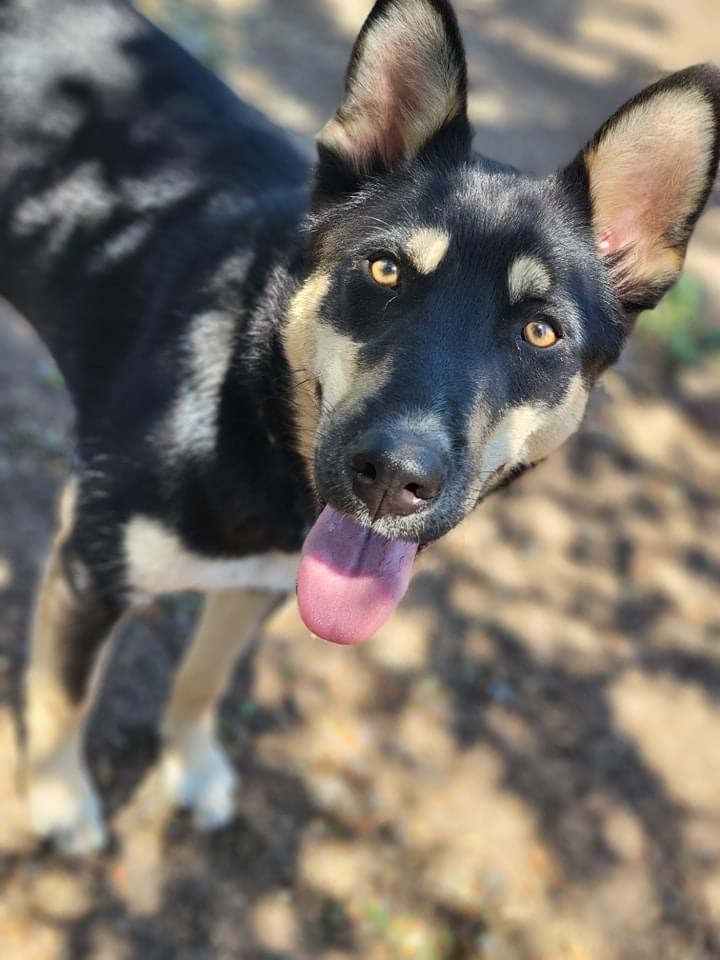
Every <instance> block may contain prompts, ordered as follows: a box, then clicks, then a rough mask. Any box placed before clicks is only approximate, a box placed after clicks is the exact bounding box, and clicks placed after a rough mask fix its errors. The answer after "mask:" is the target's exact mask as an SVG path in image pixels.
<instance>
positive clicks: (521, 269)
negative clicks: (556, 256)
mask: <svg viewBox="0 0 720 960" xmlns="http://www.w3.org/2000/svg"><path fill="white" fill-rule="evenodd" d="M551 285H552V277H551V276H550V271H549V270H548V268H547V267H546V266H545V264H544V263H543V262H542V261H541V260H538V258H537V257H532V256H530V255H529V254H523V255H521V256H519V257H516V258H515V259H514V260H513V262H512V263H511V264H510V269H509V271H508V291H509V294H510V303H519V302H520V301H521V300H524V299H525V298H526V297H542V296H544V295H545V294H546V293H548V291H549V290H550V286H551Z"/></svg>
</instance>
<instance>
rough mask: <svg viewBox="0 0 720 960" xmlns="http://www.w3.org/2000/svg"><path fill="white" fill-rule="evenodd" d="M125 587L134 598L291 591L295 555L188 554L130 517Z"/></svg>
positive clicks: (156, 526) (151, 525) (149, 524)
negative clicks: (182, 593)
mask: <svg viewBox="0 0 720 960" xmlns="http://www.w3.org/2000/svg"><path fill="white" fill-rule="evenodd" d="M124 546H125V567H126V577H127V582H128V587H129V588H130V591H131V593H132V594H133V595H134V596H135V597H136V598H138V599H139V598H142V597H145V596H152V595H154V594H161V593H177V592H180V591H183V590H199V591H203V592H204V591H210V590H243V589H245V590H270V591H276V592H279V593H287V592H290V591H292V590H294V589H295V578H296V574H297V566H298V559H299V557H298V554H297V553H283V552H281V551H279V550H270V551H268V552H267V553H262V554H257V555H253V556H248V557H240V558H237V559H235V558H214V557H207V556H203V555H201V554H198V553H195V552H193V551H190V550H188V549H187V548H186V547H185V546H184V545H183V544H182V543H181V542H180V540H179V538H178V537H177V536H176V535H175V534H174V533H172V532H171V531H169V530H168V529H167V528H166V527H164V526H163V525H162V524H160V523H158V522H157V521H155V520H152V519H150V518H147V517H135V518H133V519H132V520H131V521H130V523H129V524H128V526H127V528H126V530H125V538H124Z"/></svg>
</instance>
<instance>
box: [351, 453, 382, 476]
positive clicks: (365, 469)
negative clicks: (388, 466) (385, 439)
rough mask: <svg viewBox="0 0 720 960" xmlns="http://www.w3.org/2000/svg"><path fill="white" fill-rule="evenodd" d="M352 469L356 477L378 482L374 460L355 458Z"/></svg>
mask: <svg viewBox="0 0 720 960" xmlns="http://www.w3.org/2000/svg"><path fill="white" fill-rule="evenodd" d="M352 468H353V471H354V473H355V475H356V476H358V477H363V478H364V479H365V480H377V468H376V466H375V464H374V463H373V462H372V460H368V459H366V458H365V457H353V459H352Z"/></svg>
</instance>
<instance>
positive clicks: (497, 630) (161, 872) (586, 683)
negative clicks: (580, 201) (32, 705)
mask: <svg viewBox="0 0 720 960" xmlns="http://www.w3.org/2000/svg"><path fill="white" fill-rule="evenodd" d="M141 6H142V8H143V9H144V10H145V12H147V13H148V14H149V15H150V16H151V17H153V18H154V19H156V20H157V21H159V22H161V23H162V24H163V25H164V26H165V27H166V28H167V29H168V30H169V31H170V32H171V33H173V34H174V35H175V36H176V37H177V38H178V39H179V40H180V42H181V43H183V44H184V45H185V46H187V47H188V48H190V50H191V51H192V52H193V53H195V54H196V55H197V56H199V57H200V58H202V59H203V60H204V61H205V62H207V63H209V64H210V65H211V66H212V67H213V68H215V69H216V70H218V71H219V72H220V73H221V74H222V75H223V76H224V77H225V78H226V79H227V81H228V82H229V83H230V84H231V85H232V86H233V87H234V88H235V89H236V90H237V91H238V92H239V93H240V94H241V95H242V96H243V97H244V98H246V99H247V100H249V101H251V102H252V103H254V104H256V105H257V106H258V107H260V108H261V109H262V110H264V111H265V112H266V113H268V114H269V115H270V116H271V117H272V118H273V119H274V120H276V121H278V122H280V123H281V124H283V125H284V126H286V127H287V128H289V129H290V130H291V131H292V132H293V135H294V136H295V137H296V138H297V139H298V141H299V142H300V143H302V144H303V145H304V146H305V147H306V148H307V149H308V150H311V149H312V136H313V134H314V133H315V132H316V131H317V130H318V129H319V128H320V127H321V126H322V124H323V123H324V121H325V120H326V119H327V118H328V117H329V116H330V115H331V113H332V112H333V110H334V108H335V105H336V103H337V100H338V97H339V94H340V90H341V87H342V75H343V71H344V67H345V63H346V61H347V57H348V55H349V51H350V47H351V44H352V41H353V38H354V36H355V34H356V32H357V30H358V28H359V27H360V24H361V22H362V20H363V19H364V17H365V15H366V14H367V12H368V10H369V7H370V3H369V2H368V0H303V2H301V0H214V2H213V0H144V2H143V3H142V4H141ZM456 7H457V10H458V14H459V18H460V22H461V26H462V29H463V33H464V37H465V42H466V46H467V50H468V57H469V66H470V83H471V91H472V92H471V97H470V110H471V115H472V118H473V120H474V122H475V126H476V130H477V138H476V142H477V147H478V149H480V150H481V151H483V152H486V153H489V154H490V155H493V156H495V157H497V158H499V159H501V160H504V161H509V162H511V163H513V164H516V165H518V166H521V167H524V168H526V169H529V170H533V171H537V172H545V171H547V170H550V169H551V168H552V167H553V166H555V165H557V164H559V163H562V162H564V161H566V160H568V159H570V157H571V156H572V155H573V154H574V152H575V151H576V150H577V149H578V147H579V146H580V145H581V144H582V143H583V141H584V140H585V139H586V138H587V137H589V136H590V135H591V134H592V132H593V131H594V130H595V129H596V127H597V126H598V125H599V124H600V123H601V122H602V121H603V120H604V119H605V118H606V117H607V116H608V115H609V114H610V113H611V112H612V111H613V110H614V109H615V108H616V107H617V106H618V105H619V104H620V103H621V102H622V101H623V100H624V99H626V98H627V97H629V96H630V95H632V94H633V93H635V92H636V91H637V90H638V89H640V88H641V87H642V86H644V85H645V84H647V83H649V82H651V81H653V80H654V79H656V78H657V77H658V75H659V74H660V73H661V72H662V71H665V70H668V69H674V68H679V67H682V66H685V65H687V64H690V63H693V62H696V61H699V60H707V59H713V58H714V57H716V56H718V43H719V41H718V38H720V4H718V3H717V0H684V2H683V3H677V2H676V0H542V2H538V0H457V3H456ZM719 267H720V204H718V199H717V197H715V198H714V200H713V201H711V209H710V210H709V212H708V213H707V214H706V215H705V218H704V220H703V221H702V223H701V226H700V228H699V231H698V234H697V236H696V239H695V240H694V241H693V244H692V247H691V252H690V256H689V258H688V270H687V274H686V276H685V278H684V279H683V281H682V282H681V283H680V285H679V286H678V287H677V288H676V289H675V290H674V291H673V292H672V293H671V294H670V295H669V296H668V298H667V299H666V301H665V302H664V303H663V304H662V305H661V306H660V307H659V308H658V310H656V311H655V312H654V313H653V314H650V315H647V316H645V317H643V319H642V323H641V325H640V329H639V331H638V334H637V336H636V337H635V340H634V342H633V345H632V347H631V348H630V349H629V351H628V352H627V354H626V355H625V357H624V359H623V361H622V363H621V365H620V367H619V368H617V369H616V370H615V371H613V372H612V373H611V374H610V375H608V376H607V377H606V379H605V385H604V388H602V389H601V390H599V391H598V394H597V397H596V400H595V402H594V404H593V407H592V409H591V412H590V414H589V416H588V421H587V423H586V424H585V427H584V429H583V431H582V434H581V435H580V436H579V437H577V438H576V439H575V440H573V441H572V442H571V443H570V444H568V445H567V446H566V447H565V448H564V450H563V451H562V452H561V453H560V454H556V455H555V456H554V458H552V459H551V460H550V461H549V462H548V463H546V464H545V465H543V466H541V467H540V468H538V469H537V470H535V471H533V472H532V473H531V474H529V475H527V476H526V477H524V478H523V479H522V480H520V481H519V482H518V483H517V484H515V485H514V486H513V487H512V488H511V489H510V490H509V491H507V492H505V493H502V494H500V495H498V496H496V497H495V498H493V499H492V500H491V501H490V502H488V503H487V504H486V505H484V506H483V507H482V508H481V509H480V510H478V511H477V512H476V514H475V516H474V517H473V518H472V519H471V521H469V522H468V523H466V524H465V525H463V527H462V528H460V529H459V530H457V531H455V532H454V533H453V534H452V535H451V536H450V537H448V538H447V540H445V541H444V542H443V543H441V544H439V545H437V546H436V547H435V548H433V549H432V550H430V551H428V552H427V553H426V554H424V555H423V558H422V560H421V562H420V564H419V566H418V569H417V573H416V576H415V581H414V585H413V587H412V589H411V591H410V594H409V595H408V598H407V600H406V602H405V603H404V604H403V605H402V607H401V609H400V611H399V613H398V614H397V615H396V616H395V618H394V619H393V620H392V621H391V622H390V624H388V625H387V627H386V628H385V629H384V630H383V631H382V633H381V634H380V635H378V637H377V638H376V639H374V640H373V641H372V642H370V643H368V644H367V645H366V646H364V647H363V648H361V649H353V650H346V649H339V648H335V647H332V646H331V645H329V644H325V645H322V644H321V643H320V641H317V640H315V639H313V638H311V637H310V636H309V635H308V634H307V632H306V631H305V630H304V629H303V628H301V626H300V625H299V621H298V619H297V616H296V614H295V611H294V609H293V607H292V605H290V606H288V607H286V608H285V609H283V610H281V611H280V612H279V613H278V614H277V616H276V617H275V618H274V619H273V621H272V622H271V623H270V624H269V626H268V627H267V629H266V630H265V636H264V637H263V643H262V646H261V647H260V649H259V650H258V652H257V655H256V656H254V657H252V658H249V659H248V660H247V662H245V663H243V664H241V665H240V667H239V669H238V673H237V676H236V679H235V682H234V684H233V689H232V691H231V693H230V696H229V697H228V699H227V701H226V705H225V707H224V710H223V724H222V725H223V733H224V737H225V740H226V743H227V744H228V747H229V749H230V751H231V753H232V756H233V757H234V759H235V760H236V762H237V764H238V765H239V767H240V769H241V771H242V774H243V781H244V782H243V789H242V792H241V795H240V816H239V819H238V821H237V823H236V824H234V825H233V826H232V827H230V828H228V829H226V830H224V831H222V832H221V833H219V834H217V835H215V836H211V837H198V836H197V835H194V834H193V832H192V831H191V829H190V827H189V825H188V824H187V823H186V822H185V821H184V820H183V819H182V818H181V817H171V816H170V814H169V812H168V811H167V810H163V809H162V808H161V807H160V806H159V805H158V804H157V803H154V802H153V801H152V760H153V757H154V755H155V749H156V743H155V740H154V733H153V730H154V726H155V723H156V719H157V716H158V713H159V711H160V708H161V705H162V702H163V698H164V696H165V693H166V689H167V683H168V677H169V670H170V666H171V664H172V663H173V662H175V660H176V659H177V657H178V656H179V653H180V651H181V649H182V645H183V641H184V638H185V637H186V635H187V632H188V630H189V628H190V625H191V623H192V620H193V618H194V616H195V614H196V611H197V600H196V599H194V598H192V597H188V598H181V599H179V600H178V601H173V602H167V603H166V602H163V603H161V604H158V605H157V606H156V607H154V608H152V609H151V610H149V611H147V612H146V613H144V614H143V616H142V619H136V620H134V621H132V622H130V623H128V624H126V625H125V626H124V627H123V629H122V631H121V637H120V640H121V643H119V644H118V645H117V650H116V653H115V656H114V660H113V663H112V666H111V669H110V671H109V675H108V679H107V683H106V690H105V692H104V695H103V697H102V700H101V704H100V707H99V709H98V711H97V714H96V716H95V718H94V720H93V724H92V728H91V734H90V743H89V750H90V758H91V762H92V767H93V771H94V774H95V776H96V778H97V779H98V781H99V784H100V787H101V790H102V794H103V797H104V798H105V799H106V802H107V804H108V812H109V816H110V817H111V818H112V821H113V826H114V830H115V836H116V844H115V847H114V849H113V850H112V851H111V852H110V853H109V854H107V855H105V856H102V857H99V858H97V859H95V860H93V861H89V862H84V863H81V864H79V865H74V866H72V867H69V866H68V865H67V864H64V863H63V862H62V861H60V860H58V859H56V858H54V857H53V856H51V855H48V854H44V855H38V854H33V855H32V856H30V855H28V854H27V852H26V850H25V839H24V835H23V830H22V823H21V812H20V810H19V809H18V806H17V803H16V799H15V797H14V795H13V788H12V787H13V766H14V760H15V746H14V734H13V726H12V722H11V715H12V710H13V707H14V705H15V703H16V701H17V693H18V678H19V671H20V668H21V665H22V662H23V658H24V655H25V650H24V637H25V631H26V624H27V615H28V609H29V604H30V597H31V593H32V590H33V587H34V583H35V581H36V578H37V575H38V569H39V564H40V562H41V560H42V556H43V552H44V549H45V546H46V543H47V540H48V535H49V531H50V525H51V515H52V510H53V502H54V497H55V495H56V492H57V489H58V484H59V481H60V479H61V477H62V475H63V473H64V471H65V470H66V465H67V459H66V458H67V449H68V438H69V435H70V427H71V414H70V410H69V408H68V404H67V401H66V399H65V395H64V393H63V389H62V383H61V381H60V379H59V377H58V375H57V373H56V372H55V370H54V368H53V367H52V365H51V363H50V361H49V360H48V358H47V356H46V355H45V354H44V353H43V351H42V349H41V348H40V347H39V345H38V344H37V342H36V341H35V340H34V339H33V337H32V336H31V334H30V332H29V331H28V329H27V328H26V327H25V326H24V325H23V324H22V322H21V321H20V320H19V319H18V318H16V317H12V316H11V315H10V314H9V312H0V767H1V768H0V944H2V947H1V948H0V950H1V952H2V957H3V960H165V958H167V960H170V958H172V960H206V958H207V960H237V958H240V960H283V958H313V960H315V958H317V960H350V958H362V960H482V958H492V960H643V958H647V960H717V958H718V957H720V270H719V269H718V268H719ZM0 311H2V308H0Z"/></svg>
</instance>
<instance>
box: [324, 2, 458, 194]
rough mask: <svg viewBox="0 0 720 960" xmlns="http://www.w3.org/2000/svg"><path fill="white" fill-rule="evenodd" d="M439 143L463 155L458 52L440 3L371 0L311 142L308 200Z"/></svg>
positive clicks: (447, 10)
mask: <svg viewBox="0 0 720 960" xmlns="http://www.w3.org/2000/svg"><path fill="white" fill-rule="evenodd" d="M440 139H442V141H443V143H445V144H446V146H447V147H448V148H449V149H455V150H458V149H459V150H462V151H464V152H467V151H468V150H469V147H470V141H471V136H470V127H469V124H468V119H467V78H466V67H465V53H464V51H463V46H462V40H461V39H460V32H459V30H458V25H457V21H456V19H455V14H454V13H453V10H452V7H451V6H450V4H449V3H448V2H447V0H378V2H377V3H376V4H375V6H374V7H373V9H372V11H371V12H370V15H369V17H368V18H367V20H366V21H365V24H364V26H363V28H362V30H361V31H360V34H359V36H358V38H357V40H356V41H355V46H354V48H353V52H352V56H351V58H350V64H349V66H348V70H347V75H346V78H345V94H344V96H343V100H342V102H341V104H340V106H339V108H338V110H337V113H336V114H335V116H334V117H333V118H332V119H331V120H330V121H329V123H327V124H326V126H325V127H324V128H323V130H322V131H321V132H320V135H319V137H318V154H319V163H318V169H317V175H316V181H317V182H316V196H317V198H318V199H320V200H322V199H323V198H326V199H329V198H331V197H332V196H337V195H341V194H344V193H348V192H351V191H352V190H354V189H357V188H358V186H359V185H360V184H361V183H362V181H363V180H364V179H365V178H366V177H368V176H371V175H374V174H378V173H382V172H388V171H391V170H394V169H397V168H398V167H400V166H401V165H402V164H403V163H404V162H406V161H407V160H409V159H411V158H413V157H415V156H416V155H417V154H418V153H420V151H422V150H423V149H424V148H426V147H428V146H429V144H430V143H431V142H438V141H439V140H440Z"/></svg>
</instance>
